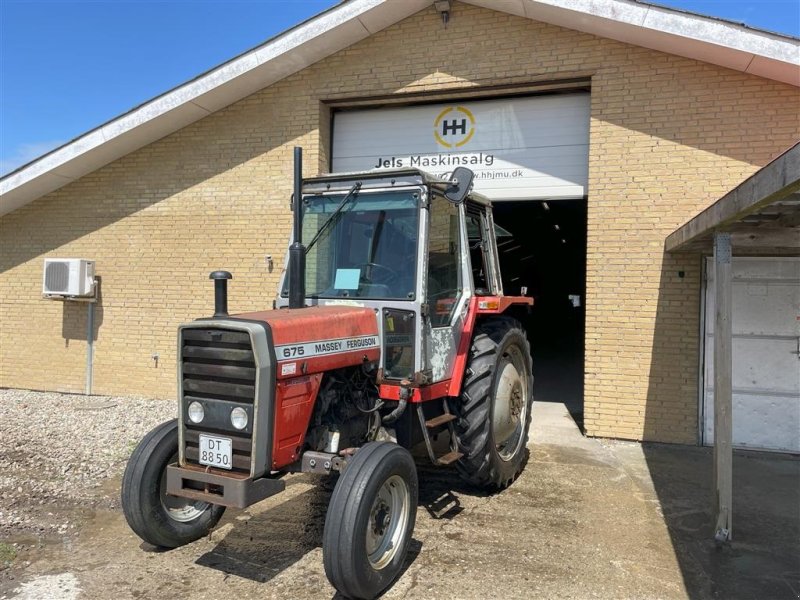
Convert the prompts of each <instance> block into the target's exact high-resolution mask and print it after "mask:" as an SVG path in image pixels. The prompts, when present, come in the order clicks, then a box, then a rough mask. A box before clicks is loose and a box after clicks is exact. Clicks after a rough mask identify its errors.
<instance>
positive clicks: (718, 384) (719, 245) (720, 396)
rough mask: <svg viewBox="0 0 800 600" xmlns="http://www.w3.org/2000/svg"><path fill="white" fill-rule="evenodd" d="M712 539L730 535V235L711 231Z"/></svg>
mask: <svg viewBox="0 0 800 600" xmlns="http://www.w3.org/2000/svg"><path fill="white" fill-rule="evenodd" d="M714 288H715V289H714V306H715V310H716V314H715V321H714V513H715V525H714V538H715V539H716V540H717V542H727V541H730V540H731V539H732V538H733V527H732V522H733V510H732V509H733V446H732V444H733V415H732V409H733V391H732V383H731V378H732V371H733V358H732V351H731V346H732V341H731V340H732V329H731V313H732V311H731V303H732V289H731V288H732V273H731V235H730V234H729V233H721V232H717V233H715V234H714Z"/></svg>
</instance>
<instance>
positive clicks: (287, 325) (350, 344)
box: [231, 306, 381, 379]
mask: <svg viewBox="0 0 800 600" xmlns="http://www.w3.org/2000/svg"><path fill="white" fill-rule="evenodd" d="M231 317H232V318H233V319H243V320H248V321H261V322H264V323H266V324H267V325H268V327H269V329H270V330H271V332H272V342H273V344H274V347H275V358H276V360H277V363H278V368H277V373H276V376H277V378H278V379H286V378H291V377H297V376H300V375H305V374H311V373H319V372H323V371H326V370H329V369H335V368H339V367H343V366H349V365H355V364H360V363H362V362H377V361H378V359H379V357H380V347H381V345H380V338H379V333H378V319H377V317H376V315H375V310H374V309H371V308H359V307H351V306H311V307H307V308H299V309H280V310H267V311H260V312H251V313H241V314H237V315H231Z"/></svg>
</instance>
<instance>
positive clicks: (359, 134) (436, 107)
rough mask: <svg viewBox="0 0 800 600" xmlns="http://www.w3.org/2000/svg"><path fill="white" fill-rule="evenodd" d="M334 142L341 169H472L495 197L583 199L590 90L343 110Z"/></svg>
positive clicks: (480, 186) (479, 186)
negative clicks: (460, 167)
mask: <svg viewBox="0 0 800 600" xmlns="http://www.w3.org/2000/svg"><path fill="white" fill-rule="evenodd" d="M332 146H333V149H332V150H333V151H332V165H331V166H332V170H333V171H334V172H339V173H341V172H351V171H364V170H371V169H391V168H401V167H416V168H419V169H422V170H424V171H428V172H429V173H433V174H436V175H439V176H444V177H447V176H448V175H449V173H450V172H451V171H452V170H453V169H454V168H455V167H458V166H466V167H469V168H470V169H472V170H473V171H474V172H475V190H476V191H479V192H481V193H483V194H485V195H487V196H489V197H490V198H491V199H493V200H534V199H559V198H563V199H567V198H570V199H575V198H583V197H584V196H585V195H586V184H587V180H588V164H589V94H588V93H580V94H575V93H573V94H559V95H549V96H534V97H524V98H509V99H502V100H479V101H464V102H454V103H448V104H426V105H422V106H410V107H401V108H398V107H387V108H380V109H370V110H353V111H343V112H339V113H336V114H335V115H334V120H333V145H332Z"/></svg>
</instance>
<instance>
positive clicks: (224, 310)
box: [208, 271, 233, 317]
mask: <svg viewBox="0 0 800 600" xmlns="http://www.w3.org/2000/svg"><path fill="white" fill-rule="evenodd" d="M208 278H209V279H213V280H214V316H215V317H227V316H228V279H233V275H231V274H230V273H229V272H228V271H214V272H213V273H211V274H210V275H209V276H208Z"/></svg>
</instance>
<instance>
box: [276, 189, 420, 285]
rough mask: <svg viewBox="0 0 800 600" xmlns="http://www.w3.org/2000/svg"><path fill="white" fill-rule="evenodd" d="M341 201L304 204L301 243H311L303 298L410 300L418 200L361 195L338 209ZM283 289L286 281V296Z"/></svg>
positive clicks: (399, 194) (405, 194)
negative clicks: (328, 221) (337, 210)
mask: <svg viewBox="0 0 800 600" xmlns="http://www.w3.org/2000/svg"><path fill="white" fill-rule="evenodd" d="M344 198H345V194H338V195H330V196H306V197H304V198H303V240H304V241H306V242H307V243H308V242H310V241H311V240H315V241H314V243H313V245H310V247H309V248H308V251H307V254H306V295H307V296H309V297H318V298H365V299H370V298H389V299H397V300H413V299H414V295H415V285H414V282H415V281H416V277H415V275H416V264H417V260H416V259H417V232H418V225H419V194H418V193H415V192H413V191H396V192H394V191H393V192H361V193H358V194H356V195H355V196H353V197H351V198H349V199H348V200H347V201H346V202H345V203H344V204H342V200H343V199H344ZM340 204H342V206H341V209H340V210H339V212H338V213H336V209H337V207H339V205H340ZM331 217H332V218H331ZM329 218H331V221H330V223H328V224H327V225H326V226H325V227H324V229H323V231H322V233H321V234H319V231H320V228H322V227H323V226H324V224H325V222H326V221H327V220H328V219H329ZM318 234H319V237H317V235H318ZM315 238H316V239H315ZM287 286H288V277H287V278H285V281H284V286H283V292H282V293H283V295H284V296H286V295H288V289H287Z"/></svg>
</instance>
